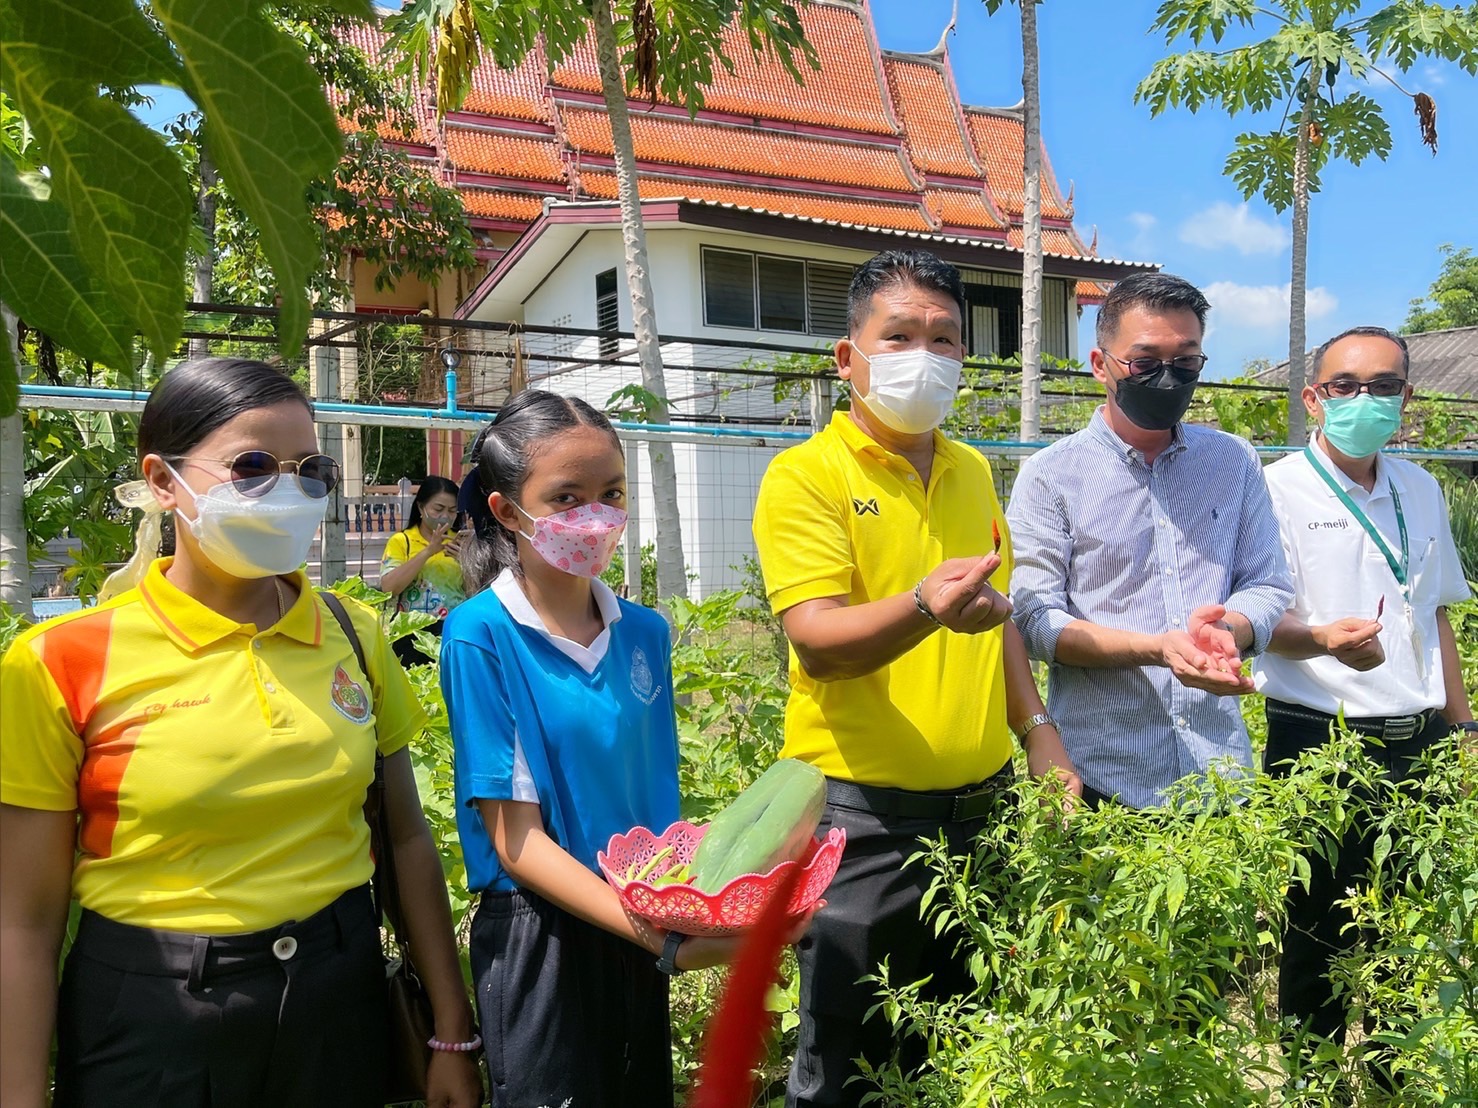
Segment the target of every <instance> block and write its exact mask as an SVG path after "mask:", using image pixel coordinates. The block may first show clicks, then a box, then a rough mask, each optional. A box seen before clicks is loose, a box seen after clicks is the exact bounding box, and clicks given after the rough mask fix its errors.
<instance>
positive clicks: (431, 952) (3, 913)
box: [0, 359, 481, 1108]
mask: <svg viewBox="0 0 1478 1108" xmlns="http://www.w3.org/2000/svg"><path fill="white" fill-rule="evenodd" d="M139 455H140V459H141V460H140V468H141V470H142V472H143V477H144V481H145V482H146V486H147V493H148V494H149V496H150V499H152V500H153V501H156V502H157V504H158V505H159V506H160V507H161V508H162V509H163V511H165V512H172V513H173V515H174V518H175V521H176V526H175V549H174V553H173V557H164V558H159V559H158V560H155V561H153V562H152V564H150V565H149V566H148V567H147V570H146V571H145V572H144V573H143V574H142V577H141V580H139V582H138V584H137V585H136V586H135V587H132V588H128V589H125V590H124V591H122V592H121V593H119V594H118V595H115V596H113V597H111V598H109V599H107V600H105V601H103V602H102V603H100V604H98V605H97V606H96V607H94V608H90V609H84V610H83V611H80V612H76V613H73V614H71V615H69V616H65V617H62V618H61V619H58V620H53V621H50V622H47V623H43V624H41V625H38V626H36V627H34V628H31V629H29V630H28V631H26V632H25V633H24V634H23V635H22V636H21V637H20V638H18V639H17V640H16V642H15V643H14V645H13V646H12V647H11V649H10V650H9V651H8V652H7V653H6V655H5V657H4V659H3V661H0V930H3V934H4V945H3V948H0V1052H3V1055H4V1058H5V1065H4V1069H3V1072H0V1102H3V1103H4V1104H5V1105H7V1106H10V1105H15V1106H17V1108H23V1106H24V1108H29V1106H32V1105H35V1106H40V1105H43V1104H45V1103H46V1100H47V1059H48V1054H49V1050H50V1045H51V1041H52V1032H53V1026H54V1027H55V1030H56V1037H57V1054H56V1074H55V1082H56V1084H55V1093H54V1096H55V1100H54V1103H56V1104H57V1105H100V1104H140V1105H142V1104H168V1105H171V1106H185V1108H188V1106H192V1105H202V1106H203V1105H211V1106H212V1108H238V1106H239V1108H252V1106H257V1105H265V1104H270V1105H274V1106H276V1108H282V1106H297V1105H302V1106H305V1108H306V1106H308V1105H313V1106H315V1108H317V1106H323V1105H331V1106H343V1108H371V1106H375V1108H378V1106H379V1105H381V1104H383V1103H384V1099H385V1098H384V1071H383V1067H384V1064H385V1056H386V1054H385V1043H386V1035H387V1013H386V1007H387V1001H386V989H385V970H384V962H383V958H382V955H381V948H380V935H379V928H378V921H377V920H376V919H375V918H374V914H373V910H372V907H371V901H370V894H369V890H368V887H367V882H368V881H369V878H370V875H371V871H372V868H373V867H372V862H371V859H370V852H369V831H368V827H367V825H366V822H365V818H364V815H363V811H362V806H363V803H364V799H365V790H366V788H367V786H368V785H369V784H370V782H371V780H372V779H373V776H374V772H375V757H376V754H377V753H378V754H382V755H384V777H385V790H386V798H385V803H386V804H387V806H388V811H389V827H390V840H391V843H390V849H392V850H393V851H394V857H395V861H396V866H397V870H398V875H399V878H400V883H401V885H402V887H403V892H402V907H403V909H404V915H405V918H406V930H407V932H408V935H407V938H408V940H409V945H410V946H411V947H412V948H413V949H414V950H415V952H416V962H417V966H418V968H419V969H420V971H421V974H422V976H423V979H424V981H425V984H426V987H427V991H428V992H429V994H430V996H431V1000H432V1005H433V1008H434V1010H435V1041H434V1043H433V1045H434V1046H439V1047H442V1048H443V1049H437V1050H434V1052H433V1054H432V1060H431V1063H430V1067H429V1070H428V1075H427V1082H428V1085H429V1090H430V1092H429V1096H428V1098H427V1100H428V1103H429V1104H431V1105H435V1106H441V1108H452V1106H455V1108H471V1106H472V1105H475V1104H479V1103H481V1087H480V1080H479V1077H478V1071H477V1068H476V1062H475V1058H476V1054H475V1053H474V1052H475V1051H476V1049H477V1047H478V1046H479V1045H480V1042H479V1040H478V1039H477V1037H476V1035H475V1034H474V1032H473V1027H472V1015H471V1010H470V1006H469V1004H468V998H467V995H466V992H465V990H464V989H463V986H462V977H461V972H460V970H459V967H458V961H457V955H456V948H455V945H454V941H453V936H452V928H451V916H450V912H449V910H448V905H447V894H446V886H445V883H444V881H443V878H442V871H441V865H440V862H439V859H438V857H437V854H436V850H435V847H434V845H433V844H432V841H431V836H430V834H429V832H428V831H427V828H426V824H425V820H424V818H423V816H422V812H421V807H420V803H419V800H418V798H417V795H416V784H415V779H414V776H413V774H412V770H411V762H410V757H409V754H408V752H407V750H406V744H407V743H408V742H409V741H410V740H411V739H413V738H414V737H415V736H416V735H417V734H418V733H419V731H420V729H421V726H422V724H423V722H424V717H423V716H422V713H421V711H420V708H419V706H418V705H417V704H416V701H415V698H414V695H413V694H412V692H411V689H410V687H409V683H408V682H407V680H406V677H405V673H404V671H403V670H402V669H401V668H400V666H399V664H398V663H397V662H396V660H395V657H394V655H393V654H392V653H391V652H390V649H389V646H388V645H387V643H386V642H385V639H384V637H383V635H382V634H381V633H380V630H379V626H378V620H377V618H376V615H375V613H374V612H373V611H371V610H370V609H368V608H366V607H364V606H363V605H358V604H354V603H353V602H346V603H345V605H344V606H345V607H346V608H347V609H348V619H349V620H350V626H352V628H353V630H354V636H355V637H356V638H358V640H359V643H360V646H361V648H362V653H363V656H364V658H365V663H364V666H363V668H361V665H360V662H359V661H358V660H357V658H356V651H355V649H354V645H353V643H352V642H351V638H350V636H349V634H348V633H347V631H346V630H345V628H344V626H343V625H342V624H341V623H340V622H339V617H338V615H337V614H336V612H335V611H334V609H333V607H332V606H331V605H329V604H326V603H325V601H324V599H323V597H322V596H321V595H320V594H319V593H317V592H315V591H314V589H313V588H312V587H311V586H310V585H309V582H308V578H307V575H306V574H305V573H304V572H303V570H302V568H301V566H302V564H303V562H304V560H305V558H306V557H307V554H308V550H309V545H310V543H311V542H312V539H313V534H314V532H315V530H316V529H317V527H318V524H319V522H320V521H321V519H322V517H323V513H324V508H325V506H326V504H327V499H326V498H327V496H328V494H329V492H330V491H332V489H333V487H334V486H335V484H336V483H337V481H338V465H337V464H336V463H335V462H334V461H333V460H332V459H331V458H327V457H325V456H323V455H322V454H320V453H319V452H318V446H317V440H316V437H315V434H314V427H313V416H312V411H311V409H310V407H309V404H308V400H307V398H306V397H305V396H304V395H303V394H302V392H301V391H300V390H299V389H298V387H297V386H296V385H295V384H293V382H292V381H291V380H290V379H289V378H288V377H286V376H284V375H283V374H281V373H279V372H277V371H276V370H274V369H272V368H270V367H269V366H266V365H263V364H262V363H260V362H252V361H233V360H225V359H216V360H209V361H197V362H190V363H186V364H184V365H182V366H180V367H179V368H177V369H175V370H174V371H173V372H171V373H170V374H168V375H167V376H166V377H165V378H164V380H163V381H162V382H161V383H160V384H159V385H158V387H157V388H155V389H154V391H153V394H152V395H151V396H150V398H149V401H148V403H147V404H146V405H145V408H144V412H143V415H142V417H141V418H140V421H139ZM365 670H368V672H365ZM73 897H75V898H76V899H77V901H78V902H79V904H80V907H81V915H80V918H79V919H78V922H77V927H76V938H75V941H74V942H73V945H72V947H71V950H70V952H69V953H68V955H67V958H66V964H65V967H64V969H63V972H62V975H61V983H60V987H58V983H57V976H56V969H55V967H56V965H57V959H58V957H59V953H60V950H61V947H62V941H63V935H64V933H65V932H66V930H67V922H68V901H69V900H70V899H71V898H73Z"/></svg>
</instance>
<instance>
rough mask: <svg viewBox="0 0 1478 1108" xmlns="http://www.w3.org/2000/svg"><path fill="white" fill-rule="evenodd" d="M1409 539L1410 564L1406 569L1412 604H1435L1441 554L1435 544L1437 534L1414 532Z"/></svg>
mask: <svg viewBox="0 0 1478 1108" xmlns="http://www.w3.org/2000/svg"><path fill="white" fill-rule="evenodd" d="M1409 541H1410V544H1411V545H1410V550H1411V566H1410V568H1409V569H1408V570H1407V583H1408V584H1409V585H1410V586H1411V603H1412V606H1413V607H1420V606H1422V605H1423V604H1433V605H1435V598H1436V596H1437V594H1438V591H1439V590H1440V589H1441V587H1442V555H1441V553H1440V551H1439V549H1438V546H1437V536H1436V535H1423V534H1420V533H1415V534H1413V535H1412V536H1411V537H1410V540H1409Z"/></svg>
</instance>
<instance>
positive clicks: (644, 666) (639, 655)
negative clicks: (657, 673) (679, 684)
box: [631, 646, 662, 704]
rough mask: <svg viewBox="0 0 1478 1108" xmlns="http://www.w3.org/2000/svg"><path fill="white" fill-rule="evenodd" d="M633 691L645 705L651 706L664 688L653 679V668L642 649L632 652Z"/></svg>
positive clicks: (637, 648) (635, 649)
mask: <svg viewBox="0 0 1478 1108" xmlns="http://www.w3.org/2000/svg"><path fill="white" fill-rule="evenodd" d="M631 691H632V693H633V695H635V697H636V698H637V699H638V700H640V701H641V702H642V703H643V704H650V703H652V702H653V701H654V700H656V699H657V697H658V695H659V694H660V693H661V692H662V686H661V685H659V684H657V683H656V681H655V680H654V679H653V677H652V667H651V666H650V665H649V664H648V663H647V656H646V654H644V653H643V652H642V648H641V647H639V646H638V647H636V648H634V649H633V650H632V651H631Z"/></svg>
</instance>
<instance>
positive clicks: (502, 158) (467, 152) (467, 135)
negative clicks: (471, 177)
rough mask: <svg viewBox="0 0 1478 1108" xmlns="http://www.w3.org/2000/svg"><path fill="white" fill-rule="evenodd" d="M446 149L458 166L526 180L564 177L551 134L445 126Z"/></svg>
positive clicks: (563, 168)
mask: <svg viewBox="0 0 1478 1108" xmlns="http://www.w3.org/2000/svg"><path fill="white" fill-rule="evenodd" d="M446 152H447V155H448V156H449V157H450V158H451V159H452V162H453V164H455V165H456V167H457V168H458V169H468V170H472V171H474V172H477V173H490V174H493V175H494V176H497V177H519V178H522V179H523V180H526V181H553V182H560V181H564V180H565V167H564V163H563V161H562V160H561V159H560V154H559V145H558V144H557V143H556V142H555V140H554V139H553V138H552V137H550V138H539V137H536V136H528V137H525V136H523V135H510V134H507V133H504V132H500V131H472V130H464V129H462V128H460V127H448V128H447V130H446Z"/></svg>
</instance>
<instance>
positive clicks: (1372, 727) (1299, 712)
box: [1267, 698, 1441, 742]
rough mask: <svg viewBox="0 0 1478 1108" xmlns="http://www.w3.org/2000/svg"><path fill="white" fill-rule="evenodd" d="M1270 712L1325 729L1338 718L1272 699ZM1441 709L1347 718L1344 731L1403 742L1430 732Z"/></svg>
mask: <svg viewBox="0 0 1478 1108" xmlns="http://www.w3.org/2000/svg"><path fill="white" fill-rule="evenodd" d="M1267 710H1268V711H1269V712H1271V713H1272V714H1273V715H1278V716H1291V717H1292V718H1294V719H1302V720H1307V721H1308V722H1310V723H1322V724H1324V725H1325V726H1326V727H1327V726H1328V725H1329V724H1331V723H1333V722H1335V720H1336V719H1337V718H1338V717H1337V716H1333V715H1330V714H1329V713H1328V712H1321V711H1319V710H1318V709H1317V708H1305V707H1304V706H1303V705H1301V704H1286V703H1284V702H1283V701H1281V700H1273V699H1271V698H1269V700H1268V702H1267ZM1440 710H1441V709H1439V708H1428V709H1426V710H1425V711H1422V712H1417V713H1416V714H1415V715H1410V716H1346V717H1345V727H1346V728H1347V729H1348V730H1350V731H1355V732H1358V733H1359V734H1362V735H1371V736H1373V737H1375V738H1378V739H1382V740H1384V741H1386V742H1402V741H1404V740H1406V739H1410V738H1414V737H1416V736H1417V735H1420V734H1421V733H1422V732H1423V731H1425V730H1426V729H1427V725H1428V724H1430V723H1431V722H1432V720H1434V719H1436V718H1437V713H1438V712H1439V711H1440Z"/></svg>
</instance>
